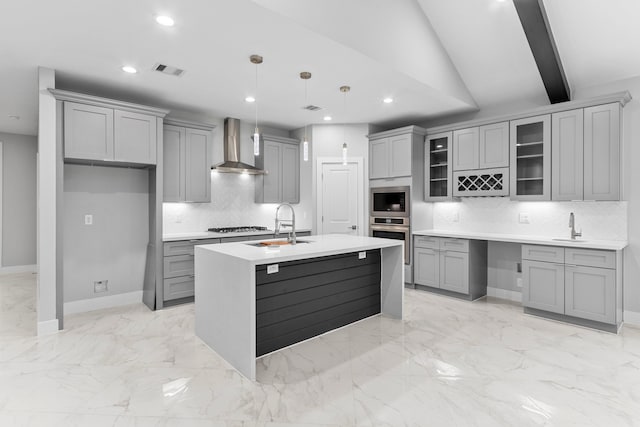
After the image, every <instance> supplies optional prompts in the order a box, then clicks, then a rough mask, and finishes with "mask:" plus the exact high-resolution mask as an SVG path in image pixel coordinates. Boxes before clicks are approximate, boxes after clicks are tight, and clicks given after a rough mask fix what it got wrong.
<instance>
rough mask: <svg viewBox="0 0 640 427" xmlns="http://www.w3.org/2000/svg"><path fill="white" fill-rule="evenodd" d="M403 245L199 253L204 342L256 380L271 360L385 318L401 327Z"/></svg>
mask: <svg viewBox="0 0 640 427" xmlns="http://www.w3.org/2000/svg"><path fill="white" fill-rule="evenodd" d="M403 245H404V242H402V241H397V240H391V239H380V238H374V237H363V236H346V235H324V236H310V237H305V238H304V239H300V242H299V243H298V244H296V245H284V246H277V247H275V248H274V247H271V246H267V247H260V246H256V242H237V243H225V244H217V245H203V246H197V247H196V249H195V310H196V324H195V327H196V335H198V337H200V338H201V339H202V340H203V341H204V342H205V343H206V344H207V345H208V346H209V347H211V348H212V349H213V350H215V351H216V352H217V353H218V354H219V355H220V356H222V357H223V358H224V359H225V360H227V362H229V363H230V364H231V365H232V366H234V367H235V368H236V369H237V370H238V371H240V372H241V373H242V374H243V375H245V376H246V377H248V378H249V379H251V380H255V377H256V358H257V357H259V356H261V355H263V354H266V353H269V352H271V351H275V350H277V349H279V348H283V347H286V346H288V345H291V344H294V343H296V342H300V341H303V340H305V339H308V338H312V337H313V336H317V335H320V334H322V333H325V332H328V331H330V330H332V329H336V328H338V327H341V326H344V325H347V324H349V323H353V322H355V321H357V320H360V319H364V318H366V317H369V316H372V315H375V314H378V313H381V314H383V315H386V316H389V317H393V318H397V319H401V318H402V307H403V291H404V247H403Z"/></svg>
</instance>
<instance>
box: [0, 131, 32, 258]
mask: <svg viewBox="0 0 640 427" xmlns="http://www.w3.org/2000/svg"><path fill="white" fill-rule="evenodd" d="M0 141H2V150H3V153H2V175H3V176H2V193H1V194H2V266H1V267H11V266H32V265H35V264H36V155H37V148H38V140H37V138H36V137H35V136H27V135H15V134H10V133H0Z"/></svg>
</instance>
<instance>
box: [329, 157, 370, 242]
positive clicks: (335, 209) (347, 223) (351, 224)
mask: <svg viewBox="0 0 640 427" xmlns="http://www.w3.org/2000/svg"><path fill="white" fill-rule="evenodd" d="M359 166H360V165H359V163H358V162H355V161H354V162H348V163H347V164H346V165H343V164H342V163H341V162H329V161H325V162H322V163H321V168H319V169H320V172H321V174H320V176H319V177H318V178H319V185H318V192H319V194H318V196H319V197H318V214H319V215H318V234H336V233H339V234H352V235H358V234H362V218H361V212H362V209H363V198H362V192H363V189H362V188H360V187H361V186H362V178H361V177H360V170H359V169H360V167H359Z"/></svg>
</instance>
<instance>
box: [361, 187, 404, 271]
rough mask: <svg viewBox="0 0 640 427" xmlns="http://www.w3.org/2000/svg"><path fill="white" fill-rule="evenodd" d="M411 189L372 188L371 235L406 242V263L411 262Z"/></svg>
mask: <svg viewBox="0 0 640 427" xmlns="http://www.w3.org/2000/svg"><path fill="white" fill-rule="evenodd" d="M409 194H410V191H409V187H408V186H407V187H379V188H372V189H371V194H370V199H369V200H370V212H369V213H370V220H369V235H370V236H371V237H382V238H385V239H396V240H403V241H404V263H405V264H409V263H410V262H411V259H410V256H411V251H410V248H409V247H410V242H411V227H410V207H411V204H410V199H409V197H410V196H409Z"/></svg>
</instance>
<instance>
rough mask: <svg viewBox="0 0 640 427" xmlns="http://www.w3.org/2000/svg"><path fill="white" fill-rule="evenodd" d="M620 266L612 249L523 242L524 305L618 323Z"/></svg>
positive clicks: (602, 321) (564, 314)
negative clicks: (527, 243)
mask: <svg viewBox="0 0 640 427" xmlns="http://www.w3.org/2000/svg"><path fill="white" fill-rule="evenodd" d="M618 268H619V267H618V265H617V264H616V253H615V252H613V251H605V250H596V249H576V248H562V247H555V246H538V245H523V246H522V270H523V295H522V305H523V306H524V307H525V308H532V309H536V310H541V311H543V312H548V313H556V314H560V315H563V316H571V317H572V318H576V319H585V320H589V321H594V322H599V323H603V324H608V325H616V324H618V323H620V322H621V319H618V318H617V316H616V313H617V308H618V307H617V300H618V294H619V292H620V290H619V289H618V287H617V285H616V283H617V273H618V271H617V269H618ZM567 320H571V319H567ZM588 326H589V325H588ZM596 326H597V325H596Z"/></svg>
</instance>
